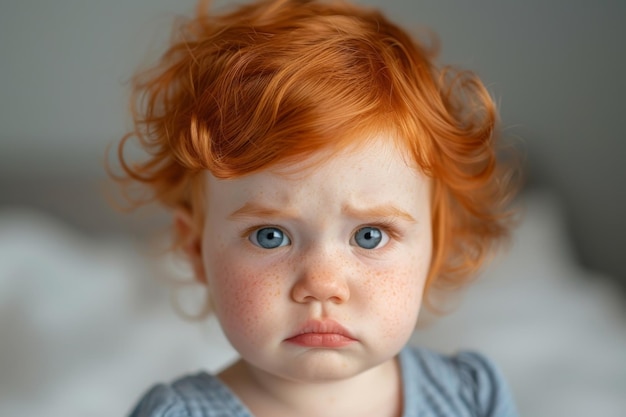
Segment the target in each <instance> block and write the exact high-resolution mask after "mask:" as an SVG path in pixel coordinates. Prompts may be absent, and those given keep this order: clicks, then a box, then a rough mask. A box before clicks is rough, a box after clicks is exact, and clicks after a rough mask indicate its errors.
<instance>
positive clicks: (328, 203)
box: [118, 0, 516, 417]
mask: <svg viewBox="0 0 626 417" xmlns="http://www.w3.org/2000/svg"><path fill="white" fill-rule="evenodd" d="M207 9H208V7H207V5H206V4H205V3H201V4H200V5H199V6H198V10H197V12H196V14H195V16H194V17H193V18H190V19H187V20H185V21H182V22H180V23H179V25H178V27H177V29H176V30H175V32H174V37H173V39H172V41H171V44H170V46H169V49H168V50H167V51H166V52H165V53H164V55H163V56H162V58H161V60H160V61H159V63H158V64H157V65H156V66H155V67H153V68H151V69H149V70H147V71H144V72H142V73H140V74H138V75H137V76H136V77H135V78H134V81H133V94H134V95H133V103H134V107H133V109H134V110H133V120H134V129H133V131H132V132H130V133H129V134H128V135H127V136H125V137H124V138H123V140H122V142H121V143H120V146H119V157H120V160H121V164H122V168H123V169H124V172H125V173H124V177H123V178H118V180H122V181H127V180H128V181H130V182H133V183H135V184H136V183H139V184H140V185H142V186H145V187H146V189H147V190H149V192H150V199H151V200H155V201H157V202H158V203H160V204H162V205H164V206H166V207H167V208H169V209H170V210H171V212H172V215H173V222H174V228H173V229H174V239H175V242H176V244H177V248H178V249H180V250H181V251H182V252H183V253H184V254H185V256H186V257H187V259H188V260H189V262H190V264H191V265H192V267H193V271H194V274H195V277H196V279H197V280H198V281H199V282H201V283H202V284H204V285H206V286H207V288H208V289H209V294H210V295H209V298H210V306H211V312H212V314H215V316H216V318H217V319H218V320H219V322H220V325H221V327H222V329H223V331H224V333H225V335H226V337H227V338H228V340H229V341H230V343H231V344H232V346H233V347H234V348H235V349H236V350H237V352H238V353H239V354H240V357H241V358H240V360H238V361H237V362H235V363H234V364H232V365H230V366H228V367H226V368H225V369H224V370H223V371H221V372H220V373H218V374H217V375H209V374H208V373H205V372H200V373H197V374H194V375H189V376H185V377H182V378H180V379H178V380H176V381H175V382H173V383H171V384H159V385H156V386H154V387H153V388H152V389H150V390H149V391H148V392H147V393H146V394H145V395H144V397H143V398H142V399H141V400H140V401H139V403H138V404H137V405H136V407H135V408H134V411H132V414H131V415H132V417H166V416H167V417H183V416H185V417H186V416H189V417H191V416H194V417H200V416H203V417H217V416H220V417H222V416H224V417H225V416H237V417H251V416H256V417H283V416H289V417H293V416H299V417H335V416H336V417H370V416H371V417H400V416H404V417H409V416H411V417H417V416H422V417H435V416H437V417H444V416H446V417H470V416H472V417H475V416H485V417H486V416H490V417H496V416H497V417H509V416H515V415H516V412H515V409H514V405H513V402H512V399H511V396H510V393H509V390H508V388H507V386H506V384H505V382H504V381H503V379H502V376H501V374H500V373H499V372H498V370H497V369H496V368H495V367H494V365H493V364H492V363H491V362H490V361H489V360H487V359H486V358H485V357H484V356H482V355H480V354H478V353H473V352H461V353H458V354H456V355H453V356H445V355H441V354H438V353H435V352H432V351H429V350H426V349H420V348H415V347H407V346H406V344H407V341H408V340H409V338H410V336H411V334H412V332H413V331H414V328H415V325H416V322H417V318H418V313H419V311H420V307H421V305H422V304H424V305H425V307H427V308H430V309H431V310H434V311H437V310H438V307H440V306H438V304H437V303H436V302H435V297H434V295H435V294H439V295H440V294H442V293H443V292H445V291H452V290H456V289H458V288H460V287H461V286H463V285H464V284H465V283H467V281H468V280H469V279H470V278H471V277H472V276H473V275H475V273H476V272H477V270H478V269H479V268H480V267H481V266H482V265H483V264H484V261H485V260H486V259H487V258H488V257H489V255H490V254H491V253H492V252H493V250H494V249H495V248H496V246H497V245H498V243H499V242H501V241H502V239H504V238H506V236H507V235H508V232H509V227H510V221H509V220H510V213H508V212H507V211H506V207H505V206H506V204H505V203H506V202H507V201H508V199H509V197H510V194H511V192H510V187H509V186H508V179H509V178H510V173H511V169H510V168H509V167H507V166H504V165H503V164H501V163H499V162H498V161H497V160H496V143H495V138H494V125H495V121H496V111H495V106H494V104H493V102H492V100H491V98H490V96H489V94H488V93H487V91H486V90H485V88H484V86H483V85H482V84H481V82H480V80H478V79H477V78H476V77H475V76H474V75H472V74H471V73H467V72H455V71H452V70H450V69H445V68H444V69H440V68H438V67H437V66H435V64H434V62H433V60H434V51H432V50H431V49H429V48H427V47H426V46H424V45H423V44H420V43H418V42H417V41H416V40H414V39H413V38H412V37H410V36H409V35H408V34H407V33H406V32H405V31H403V30H402V29H400V28H399V27H398V26H396V25H395V24H393V23H392V22H390V21H389V20H388V19H387V18H385V17H384V16H383V15H382V14H381V13H380V12H378V11H376V10H373V9H369V8H366V7H362V6H356V5H352V4H349V3H346V2H343V1H321V0H320V1H317V0H308V1H307V0H261V1H257V2H255V3H252V4H247V5H242V6H239V7H238V8H235V9H233V10H232V11H230V12H227V13H224V14H211V13H209V12H208V11H207ZM131 138H137V139H138V140H139V142H140V144H141V145H142V146H143V148H144V149H145V151H146V153H147V155H148V157H147V158H146V159H145V160H143V161H142V162H137V163H130V162H128V161H127V158H126V157H125V156H124V149H125V144H126V143H127V142H128V140H129V139H131ZM144 202H145V201H144ZM139 203H141V202H139ZM437 298H438V299H439V298H440V297H439V296H438V297H437Z"/></svg>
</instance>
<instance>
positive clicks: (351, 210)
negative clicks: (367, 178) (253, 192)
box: [228, 202, 417, 223]
mask: <svg viewBox="0 0 626 417" xmlns="http://www.w3.org/2000/svg"><path fill="white" fill-rule="evenodd" d="M341 212H342V213H343V214H345V215H348V216H350V217H355V218H358V219H365V220H368V219H376V218H388V217H397V218H401V219H403V220H406V221H408V222H411V223H417V221H416V220H415V219H414V218H413V216H411V215H410V214H409V213H407V212H406V211H404V210H401V209H399V208H397V207H395V206H393V205H381V206H374V207H368V208H365V209H357V208H356V207H352V206H350V205H347V204H345V205H343V206H342V207H341ZM255 217H257V218H263V217H280V218H296V217H297V215H296V213H294V212H293V211H290V210H284V209H276V208H273V207H268V206H264V205H262V204H259V203H255V202H247V203H246V204H244V205H243V206H242V207H241V208H239V209H237V210H235V211H233V212H232V213H231V214H230V215H229V216H228V219H229V220H234V219H239V218H255Z"/></svg>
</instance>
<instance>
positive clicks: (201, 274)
mask: <svg viewBox="0 0 626 417" xmlns="http://www.w3.org/2000/svg"><path fill="white" fill-rule="evenodd" d="M174 233H175V234H176V238H177V240H178V242H179V244H180V248H181V249H182V251H183V253H184V254H185V255H186V256H187V259H188V260H189V263H190V264H191V267H192V269H193V272H194V275H195V278H196V280H197V281H198V282H200V283H201V284H206V283H207V280H206V274H205V270H204V262H203V261H202V230H198V227H197V225H196V224H195V222H194V221H193V218H192V216H191V213H190V212H189V210H188V209H185V208H182V207H179V208H177V209H176V210H174Z"/></svg>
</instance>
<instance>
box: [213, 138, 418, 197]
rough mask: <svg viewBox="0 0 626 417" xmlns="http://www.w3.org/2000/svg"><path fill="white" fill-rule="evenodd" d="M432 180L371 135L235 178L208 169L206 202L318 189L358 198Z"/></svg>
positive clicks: (414, 189)
mask: <svg viewBox="0 0 626 417" xmlns="http://www.w3.org/2000/svg"><path fill="white" fill-rule="evenodd" d="M429 187H430V181H429V179H428V178H426V176H425V175H424V174H423V173H422V172H421V170H420V169H419V167H418V166H417V164H416V163H415V162H414V161H413V160H412V158H410V157H409V156H408V152H404V151H403V149H402V148H399V147H398V146H397V145H396V144H395V143H394V141H392V140H389V139H388V138H375V139H373V140H368V141H362V142H360V143H358V144H357V145H354V146H350V147H347V148H344V149H341V150H338V151H336V150H328V149H326V150H322V151H318V152H316V153H314V154H313V155H311V156H309V157H307V158H303V160H302V161H299V162H293V161H290V162H288V163H282V164H277V165H275V166H273V167H271V168H268V169H265V170H261V171H259V172H256V173H254V174H249V175H245V176H242V177H239V178H236V179H218V178H215V177H213V176H212V175H209V181H208V195H209V196H210V197H209V204H211V200H213V203H215V200H214V198H216V197H217V198H220V199H223V198H228V199H232V200H238V201H239V202H241V201H248V200H252V199H263V200H268V201H271V202H273V203H276V204H284V203H287V202H288V201H289V200H290V199H291V198H293V197H294V196H299V195H302V196H303V198H308V199H311V200H315V199H318V198H319V197H321V194H323V193H324V194H333V193H334V194H335V197H336V198H340V197H341V198H342V199H355V200H359V201H362V202H367V201H370V200H371V201H373V202H374V201H381V202H382V201H384V200H389V202H392V201H391V200H394V199H397V198H399V197H400V196H403V198H407V196H409V195H416V194H420V195H421V196H422V197H423V194H422V193H420V192H419V191H420V190H423V191H424V192H426V191H427V190H428V189H429Z"/></svg>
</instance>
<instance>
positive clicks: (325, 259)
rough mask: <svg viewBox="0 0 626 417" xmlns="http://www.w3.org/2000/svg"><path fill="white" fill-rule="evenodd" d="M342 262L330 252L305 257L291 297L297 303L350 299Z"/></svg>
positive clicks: (345, 272)
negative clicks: (313, 256)
mask: <svg viewBox="0 0 626 417" xmlns="http://www.w3.org/2000/svg"><path fill="white" fill-rule="evenodd" d="M341 264H342V262H341V261H340V260H338V259H337V257H334V259H333V256H332V255H329V254H325V255H321V256H317V257H315V259H311V258H309V259H304V260H303V261H302V262H301V263H300V264H299V265H298V279H297V281H296V282H295V284H294V286H293V288H292V291H291V297H292V299H293V300H294V301H296V302H297V303H310V302H313V301H320V302H332V303H335V304H341V303H345V302H346V301H348V300H349V299H350V288H349V285H348V276H347V273H348V271H346V268H345V267H343V268H342V267H341Z"/></svg>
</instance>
